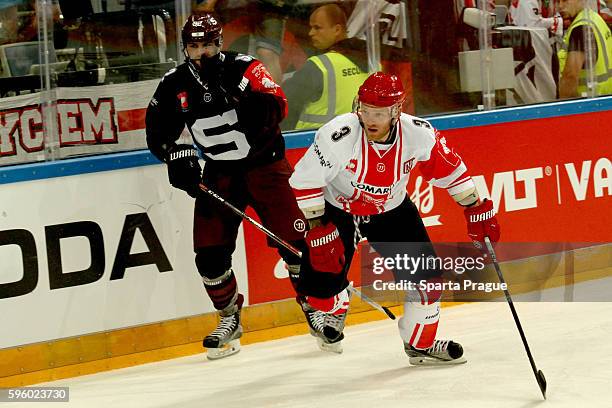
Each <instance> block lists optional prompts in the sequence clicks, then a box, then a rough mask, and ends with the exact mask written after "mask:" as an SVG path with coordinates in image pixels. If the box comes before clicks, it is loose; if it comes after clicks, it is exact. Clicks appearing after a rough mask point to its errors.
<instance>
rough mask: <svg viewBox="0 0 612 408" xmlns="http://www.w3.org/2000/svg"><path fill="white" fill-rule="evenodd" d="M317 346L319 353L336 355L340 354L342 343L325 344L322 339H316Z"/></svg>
mask: <svg viewBox="0 0 612 408" xmlns="http://www.w3.org/2000/svg"><path fill="white" fill-rule="evenodd" d="M317 345H318V346H319V349H320V350H321V351H325V352H327V353H336V354H342V351H343V349H342V342H341V341H337V342H335V343H326V342H325V341H323V339H322V338H320V337H317Z"/></svg>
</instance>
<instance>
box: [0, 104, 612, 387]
mask: <svg viewBox="0 0 612 408" xmlns="http://www.w3.org/2000/svg"><path fill="white" fill-rule="evenodd" d="M611 100H612V99H611V98H602V99H598V100H595V101H585V102H571V103H559V104H552V105H545V106H540V107H529V108H517V109H508V110H504V111H499V112H486V113H475V114H466V115H453V116H446V117H440V118H434V119H432V123H433V124H434V125H435V126H436V127H437V128H439V129H441V130H443V131H444V135H445V137H446V138H447V143H448V144H449V146H455V147H456V148H457V150H458V152H459V153H460V154H461V156H462V157H463V159H464V161H465V162H466V163H467V164H468V167H469V168H470V172H471V174H472V175H473V176H474V179H475V181H476V184H477V186H478V189H479V191H480V194H481V195H482V196H484V197H490V198H492V199H493V200H494V202H495V204H496V207H497V209H498V212H499V219H500V223H501V226H502V236H503V239H504V240H505V241H507V242H515V241H521V242H525V241H531V242H550V241H553V242H563V241H567V242H593V243H594V245H595V244H601V243H609V242H610V236H611V235H610V228H609V221H608V217H609V212H610V211H609V210H610V208H611V207H610V204H611V195H612V164H611V161H610V159H611V158H612V147H611V145H610V142H609V141H610V133H609V129H608V128H607V125H606V124H607V123H612V113H610V110H609V109H610V106H612V102H611ZM536 118H540V119H536ZM286 140H287V144H288V147H289V148H290V150H289V152H288V157H289V159H290V161H292V162H293V163H294V162H295V161H296V160H297V159H298V158H299V157H300V156H301V154H302V153H303V151H304V149H305V147H306V146H307V145H308V144H309V141H310V140H312V133H303V134H297V135H289V136H287V138H286ZM0 183H3V184H2V185H1V186H0V203H1V208H0V260H1V262H0V327H2V335H1V336H0V349H1V350H0V385H2V384H20V383H21V384H26V383H33V382H38V381H43V380H45V379H50V378H59V377H62V376H68V375H77V374H78V373H86V372H93V371H99V370H104V369H109V368H113V367H118V366H123V365H130V364H135V363H140V362H146V361H152V360H156V359H163V358H169V357H172V356H177V355H184V354H188V353H196V352H198V351H201V348H200V346H199V342H200V340H201V338H202V337H203V335H204V334H205V333H206V332H208V331H209V330H211V329H212V327H214V325H215V317H214V315H213V314H210V313H209V312H212V311H213V309H212V305H211V304H210V302H209V300H208V299H207V297H206V296H205V294H204V291H203V288H202V283H201V280H200V278H199V275H198V273H197V271H196V269H195V265H194V263H193V251H192V241H191V234H192V218H193V209H192V205H193V204H192V200H191V199H190V198H189V197H188V196H187V195H186V194H184V193H182V192H181V191H178V190H173V189H172V188H170V187H169V186H168V183H167V180H166V171H165V168H164V166H163V165H160V164H157V163H156V162H155V160H154V159H152V158H151V156H150V155H149V154H148V153H147V152H135V153H127V154H119V155H109V156H100V157H97V158H89V159H88V158H83V159H69V160H63V161H60V162H55V163H47V164H38V165H24V166H15V167H13V168H7V169H3V168H0ZM409 192H410V193H411V198H412V199H413V201H414V202H415V203H416V204H417V206H418V208H419V210H420V212H421V214H422V216H423V218H424V220H425V223H426V225H427V226H428V230H429V232H430V235H431V237H432V239H434V240H435V241H445V242H450V241H465V240H466V237H465V221H464V219H463V214H462V212H461V211H460V209H459V208H457V206H456V204H455V203H454V202H453V201H452V199H450V198H449V197H448V196H447V194H446V192H444V191H440V190H436V189H432V188H431V187H430V186H428V185H427V183H425V182H424V181H423V179H422V177H420V175H419V174H418V167H417V169H416V172H415V174H414V175H411V182H410V185H409ZM398 227H401V226H398ZM595 248H596V249H591V250H588V249H587V250H584V251H582V252H581V255H580V256H577V257H572V258H571V259H569V258H568V259H566V260H565V261H564V262H565V263H564V264H563V265H559V271H558V272H555V273H556V275H555V276H547V277H543V279H550V285H563V284H567V283H568V278H567V273H566V272H567V270H568V268H569V270H571V271H573V272H576V271H578V272H584V274H583V275H580V276H582V278H584V279H588V278H596V277H600V275H598V273H596V272H593V271H590V269H594V270H605V269H604V268H605V267H606V266H607V265H609V261H610V255H609V251H608V250H606V249H603V250H602V247H601V245H597V246H596V247H595ZM233 260H234V271H235V273H236V275H237V279H238V282H239V286H240V290H241V292H242V293H244V294H245V297H246V300H247V304H248V305H250V307H248V308H247V309H246V311H245V318H244V321H245V330H246V331H248V332H250V333H249V336H251V337H249V339H251V341H256V340H261V339H266V338H270V336H284V335H289V334H292V333H298V332H303V331H304V330H305V329H304V326H303V325H296V323H298V322H300V321H301V319H302V316H301V313H300V312H299V310H298V309H297V307H296V306H295V304H294V303H293V302H292V301H291V300H286V299H290V298H291V297H292V290H291V287H290V283H289V282H288V278H287V274H286V271H285V270H284V267H283V265H282V263H281V262H280V258H279V257H278V255H277V254H276V253H275V251H273V250H272V249H269V248H267V245H266V242H265V239H264V237H263V236H262V235H261V233H260V232H258V231H257V230H255V228H253V227H252V226H250V225H245V226H244V230H242V229H241V232H240V234H239V241H238V244H237V250H236V252H235V253H234V258H233ZM358 261H359V259H358V257H356V262H355V263H354V265H353V267H352V268H351V275H350V276H351V278H352V280H354V281H355V282H356V285H358V284H359V282H360V276H359V266H360V265H359V262H358ZM570 263H571V265H569V264H570ZM524 266H525V265H524V264H523V267H522V268H521V269H520V270H522V271H526V270H528V268H525V267H524ZM590 266H592V267H591V268H590ZM530 268H533V270H534V271H537V265H533V264H531V266H530ZM534 273H535V272H534ZM541 278H542V277H541ZM582 278H577V279H576V278H572V279H575V280H579V279H582ZM353 302H354V304H353V306H352V307H353V311H363V310H365V309H366V308H365V306H363V305H361V304H360V303H358V302H356V301H353ZM368 316H371V317H370V318H375V317H376V315H375V314H372V315H368ZM271 328H274V329H273V331H272V332H271V331H269V330H270V329H271ZM274 330H275V331H274ZM270 333H275V334H270ZM3 378H4V379H3Z"/></svg>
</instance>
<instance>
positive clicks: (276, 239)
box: [200, 183, 395, 320]
mask: <svg viewBox="0 0 612 408" xmlns="http://www.w3.org/2000/svg"><path fill="white" fill-rule="evenodd" d="M200 189H201V190H202V191H204V192H205V193H207V194H208V195H210V196H211V197H213V198H214V199H216V200H217V201H219V202H220V203H221V204H223V205H225V206H226V207H227V208H229V209H230V210H232V211H233V212H234V213H235V214H236V215H238V216H240V217H242V218H243V219H245V220H247V221H248V222H250V223H251V224H253V225H254V226H255V228H257V229H258V230H260V231H261V232H263V233H264V234H266V235H267V236H269V237H270V238H272V240H274V242H276V243H277V244H279V245H282V246H284V247H285V248H287V249H288V250H289V251H291V252H292V253H293V254H294V255H297V256H299V257H300V258H301V257H302V251H300V250H299V249H297V248H296V247H294V246H293V245H291V244H290V243H289V242H287V241H285V240H284V239H282V238H281V237H279V236H278V235H276V234H275V233H273V232H272V231H270V230H269V229H267V228H266V227H264V226H263V225H261V223H259V222H257V221H256V220H254V219H253V218H252V217H249V216H248V215H247V214H245V212H244V211H240V210H239V209H238V208H236V207H234V206H233V205H232V204H231V203H229V202H228V201H227V200H226V199H225V198H223V197H221V196H220V195H219V194H217V193H215V192H214V191H213V190H211V189H210V188H208V187H206V186H205V185H204V184H202V183H200ZM346 289H347V290H348V291H350V292H352V293H354V294H356V295H357V296H359V297H360V298H361V299H363V301H364V302H366V303H368V304H369V305H370V306H372V307H373V308H375V309H377V310H380V311H381V312H383V313H384V314H386V315H387V316H388V317H389V318H390V319H391V320H395V315H394V314H393V312H391V310H389V308H387V307H385V306H382V305H379V304H378V303H376V302H375V301H373V300H372V299H370V298H369V297H367V296H366V295H364V294H363V293H361V292H360V291H359V290H357V289H355V288H354V287H353V286H352V285H348V286H347V288H346Z"/></svg>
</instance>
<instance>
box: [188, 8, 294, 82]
mask: <svg viewBox="0 0 612 408" xmlns="http://www.w3.org/2000/svg"><path fill="white" fill-rule="evenodd" d="M294 3H295V0H194V3H193V6H192V9H193V11H194V12H196V13H204V12H215V13H216V14H217V15H219V17H220V19H221V20H222V21H223V22H224V25H225V26H226V27H227V24H228V23H231V22H232V20H234V19H236V18H240V17H247V18H248V20H249V23H250V24H251V25H252V27H249V29H250V30H251V31H252V34H253V36H254V40H255V50H254V54H255V56H256V57H257V58H258V59H259V60H260V61H261V62H262V63H263V64H264V65H265V66H266V68H267V69H268V71H269V72H270V74H271V75H272V78H273V79H274V80H275V81H276V82H277V83H281V82H282V79H283V73H282V70H281V63H280V55H281V52H282V45H281V44H282V40H283V35H284V32H285V23H286V16H285V15H286V14H287V13H288V10H289V9H290V8H291V6H292V5H293V4H294ZM228 45H229V44H228ZM230 48H231V45H230ZM236 51H241V52H244V53H247V54H250V53H252V52H251V51H250V50H236Z"/></svg>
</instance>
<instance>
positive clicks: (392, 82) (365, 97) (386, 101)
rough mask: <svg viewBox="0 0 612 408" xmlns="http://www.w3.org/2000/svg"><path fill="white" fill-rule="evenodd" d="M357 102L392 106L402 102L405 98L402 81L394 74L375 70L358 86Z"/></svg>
mask: <svg viewBox="0 0 612 408" xmlns="http://www.w3.org/2000/svg"><path fill="white" fill-rule="evenodd" d="M357 96H358V98H359V102H361V103H365V104H367V105H372V106H380V107H386V106H393V105H397V104H400V105H401V104H402V103H403V102H404V99H405V98H406V93H405V92H404V86H403V85H402V81H400V80H399V78H398V77H397V76H395V75H391V74H385V73H384V72H376V73H374V74H372V75H370V76H369V77H368V78H367V79H366V80H365V81H364V82H363V84H362V85H361V86H360V87H359V92H358V94H357Z"/></svg>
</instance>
